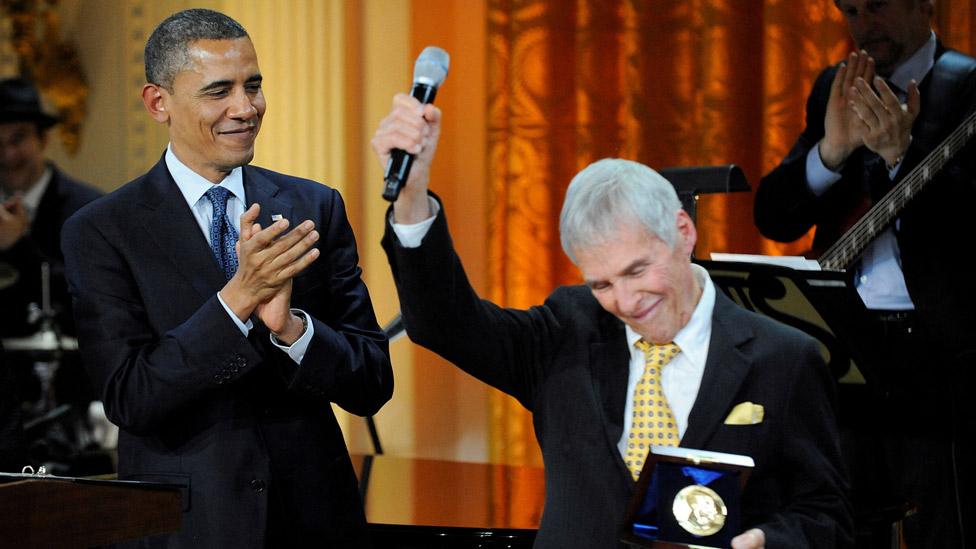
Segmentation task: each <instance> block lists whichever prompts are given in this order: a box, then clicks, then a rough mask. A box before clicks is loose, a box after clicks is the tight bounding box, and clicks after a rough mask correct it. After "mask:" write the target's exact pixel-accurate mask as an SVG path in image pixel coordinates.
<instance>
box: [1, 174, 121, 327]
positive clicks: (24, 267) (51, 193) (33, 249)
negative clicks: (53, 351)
mask: <svg viewBox="0 0 976 549" xmlns="http://www.w3.org/2000/svg"><path fill="white" fill-rule="evenodd" d="M50 167H51V169H52V170H53V174H52V176H51V181H50V183H48V186H47V189H45V191H44V194H43V195H42V196H41V202H40V204H38V206H37V212H36V214H35V216H34V220H33V221H32V222H31V226H30V233H28V234H27V235H26V236H25V237H24V238H21V239H20V240H19V241H18V242H17V243H16V244H14V245H13V246H11V247H10V249H8V250H4V251H0V263H8V264H10V265H11V266H13V268H14V269H15V270H16V271H17V272H18V275H19V276H18V279H17V282H16V283H15V284H14V285H12V286H8V287H7V288H4V289H3V290H0V303H3V311H2V313H3V314H0V336H2V337H16V336H23V335H26V334H30V333H34V332H36V331H37V330H38V328H39V326H31V325H30V324H28V322H27V306H28V305H29V304H30V303H37V304H38V305H40V304H41V263H43V262H45V261H46V262H47V263H48V265H49V266H50V268H51V301H52V304H53V305H54V306H55V307H56V308H57V310H58V311H59V315H58V319H57V320H58V324H59V327H60V328H61V330H62V331H63V332H65V333H68V334H74V332H75V329H74V319H73V318H72V316H71V299H70V297H69V296H68V284H67V282H65V279H64V255H63V254H62V253H61V227H62V226H64V222H65V221H66V220H67V219H68V218H69V217H71V215H72V214H73V213H75V212H76V211H78V209H79V208H81V207H82V206H84V205H85V204H87V203H89V202H91V201H92V200H95V199H96V198H98V197H99V196H101V194H102V193H101V192H100V191H97V190H95V189H94V188H92V187H89V186H88V185H86V184H84V183H81V182H79V181H76V180H74V179H72V178H71V177H70V176H68V175H67V174H65V173H64V172H62V171H61V170H59V169H58V168H57V167H56V166H54V165H53V164H50Z"/></svg>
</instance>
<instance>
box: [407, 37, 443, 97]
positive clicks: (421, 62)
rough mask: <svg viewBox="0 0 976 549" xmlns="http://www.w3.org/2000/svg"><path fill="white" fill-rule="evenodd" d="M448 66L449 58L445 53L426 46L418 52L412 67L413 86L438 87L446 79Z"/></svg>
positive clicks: (436, 48) (434, 47) (435, 47)
mask: <svg viewBox="0 0 976 549" xmlns="http://www.w3.org/2000/svg"><path fill="white" fill-rule="evenodd" d="M450 64H451V56H450V55H449V54H448V53H447V52H446V51H444V50H442V49H440V48H438V47H437V46H427V47H426V48H424V51H422V52H420V56H419V57H417V62H416V63H415V64H414V66H413V82H414V84H427V85H428V86H433V87H435V88H437V87H440V85H441V84H443V83H444V79H445V78H447V68H448V67H449V66H450Z"/></svg>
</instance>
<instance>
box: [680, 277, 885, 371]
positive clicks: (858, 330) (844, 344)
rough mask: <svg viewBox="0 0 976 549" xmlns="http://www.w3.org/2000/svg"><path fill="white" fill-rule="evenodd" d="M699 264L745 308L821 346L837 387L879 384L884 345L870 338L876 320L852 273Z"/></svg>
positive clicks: (726, 292) (727, 293)
mask: <svg viewBox="0 0 976 549" xmlns="http://www.w3.org/2000/svg"><path fill="white" fill-rule="evenodd" d="M695 262H696V263H698V264H699V265H701V266H702V267H704V268H705V269H706V270H707V271H708V273H709V275H710V276H711V278H712V281H713V282H714V283H715V285H716V286H718V287H719V288H721V289H722V291H724V292H725V294H726V295H728V296H729V297H730V298H731V299H732V300H733V301H735V302H736V303H738V304H739V305H741V306H742V307H744V308H745V309H748V310H750V311H753V312H756V313H759V314H761V315H763V316H768V317H769V318H772V319H774V320H778V321H780V322H782V323H784V324H787V325H789V326H793V327H794V328H797V329H799V330H801V331H803V332H805V333H807V334H808V335H810V336H812V337H813V338H815V339H816V340H817V341H818V342H820V344H821V346H822V348H823V350H824V355H825V360H826V362H827V365H828V366H829V367H830V370H831V372H832V373H833V375H834V378H835V379H837V380H838V382H840V383H842V384H864V383H865V382H867V383H868V384H873V383H875V382H877V381H879V380H878V376H877V373H878V372H879V365H878V364H875V362H876V357H877V356H878V353H877V352H876V351H875V350H876V349H877V348H878V346H880V343H878V342H877V341H870V340H871V339H874V338H871V337H870V333H869V327H870V326H871V325H872V324H874V323H875V321H874V319H873V318H872V317H871V315H870V313H869V312H868V310H867V308H866V307H865V306H864V303H863V302H862V301H861V297H860V296H859V295H858V293H857V291H856V290H855V289H854V285H853V281H852V280H851V275H850V274H849V273H846V272H837V271H803V270H797V269H791V268H789V267H783V266H779V265H768V264H762V263H748V262H736V261H708V260H695Z"/></svg>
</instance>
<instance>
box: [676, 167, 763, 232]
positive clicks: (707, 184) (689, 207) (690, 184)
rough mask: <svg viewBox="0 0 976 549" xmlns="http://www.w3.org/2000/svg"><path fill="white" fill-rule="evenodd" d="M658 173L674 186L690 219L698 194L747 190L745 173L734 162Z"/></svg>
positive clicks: (694, 209)
mask: <svg viewBox="0 0 976 549" xmlns="http://www.w3.org/2000/svg"><path fill="white" fill-rule="evenodd" d="M659 173H660V174H661V175H662V176H664V178H665V179H667V180H668V181H670V182H671V184H672V185H673V186H674V190H675V191H677V193H678V199H679V200H681V206H682V207H683V208H684V210H685V211H686V212H688V215H690V216H691V220H692V221H694V220H695V216H696V213H697V204H698V195H701V194H711V193H731V192H743V191H748V190H749V182H748V181H747V180H746V175H745V173H743V171H742V168H740V167H738V166H736V165H735V164H722V165H719V166H693V167H683V168H664V169H663V170H661V171H660V172H659Z"/></svg>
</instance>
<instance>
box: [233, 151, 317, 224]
mask: <svg viewBox="0 0 976 549" xmlns="http://www.w3.org/2000/svg"><path fill="white" fill-rule="evenodd" d="M279 191H280V187H279V186H278V184H277V183H275V182H274V181H272V180H271V179H269V178H268V177H267V176H266V175H264V173H262V172H261V171H260V170H257V169H255V168H251V167H250V166H245V167H244V194H245V195H246V197H245V198H246V201H247V207H248V208H250V207H251V205H252V204H254V203H257V204H258V205H260V206H261V213H259V214H258V223H260V224H261V227H262V228H267V227H268V225H271V224H272V223H273V221H272V220H271V216H272V215H281V216H282V217H283V218H284V219H287V220H288V222H289V223H290V225H289V228H292V227H294V226H295V225H296V224H297V223H300V222H301V221H303V220H301V219H293V216H294V208H293V207H292V205H291V204H290V203H289V202H288V201H286V200H284V199H283V198H282V197H281V196H279Z"/></svg>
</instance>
